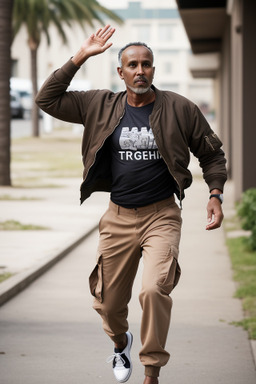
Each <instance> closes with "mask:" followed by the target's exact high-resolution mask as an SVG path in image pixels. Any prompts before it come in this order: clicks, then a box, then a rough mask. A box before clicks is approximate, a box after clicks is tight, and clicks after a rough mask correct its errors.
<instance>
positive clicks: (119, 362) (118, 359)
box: [106, 352, 125, 367]
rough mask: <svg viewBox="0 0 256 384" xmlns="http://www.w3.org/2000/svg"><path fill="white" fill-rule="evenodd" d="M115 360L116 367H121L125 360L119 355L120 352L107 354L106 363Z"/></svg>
mask: <svg viewBox="0 0 256 384" xmlns="http://www.w3.org/2000/svg"><path fill="white" fill-rule="evenodd" d="M114 360H115V363H116V367H123V366H124V365H125V361H124V359H123V358H122V356H121V353H118V352H115V353H113V355H111V356H109V357H108V358H107V360H106V362H107V363H111V362H112V361H114Z"/></svg>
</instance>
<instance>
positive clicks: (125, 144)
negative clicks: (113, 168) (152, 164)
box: [119, 127, 161, 161]
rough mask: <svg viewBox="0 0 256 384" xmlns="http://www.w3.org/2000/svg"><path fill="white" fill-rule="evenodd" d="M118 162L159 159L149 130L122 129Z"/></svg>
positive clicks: (144, 128) (145, 128) (143, 128)
mask: <svg viewBox="0 0 256 384" xmlns="http://www.w3.org/2000/svg"><path fill="white" fill-rule="evenodd" d="M119 145H120V148H121V151H119V154H120V160H126V161H129V160H158V159H160V158H161V156H160V154H159V152H158V150H157V145H156V142H155V138H154V135H153V132H152V129H151V128H147V127H142V128H141V129H139V128H137V127H132V128H129V127H122V129H121V133H120V137H119Z"/></svg>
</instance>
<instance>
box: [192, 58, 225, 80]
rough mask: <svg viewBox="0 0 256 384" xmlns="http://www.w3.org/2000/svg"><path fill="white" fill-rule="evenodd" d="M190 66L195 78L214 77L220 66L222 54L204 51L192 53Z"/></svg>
mask: <svg viewBox="0 0 256 384" xmlns="http://www.w3.org/2000/svg"><path fill="white" fill-rule="evenodd" d="M188 66H189V70H190V72H191V74H192V76H193V77H194V78H195V79H209V78H211V79H214V78H215V77H216V76H217V73H218V70H219V67H220V54H219V53H203V54H197V55H191V56H190V57H189V62H188Z"/></svg>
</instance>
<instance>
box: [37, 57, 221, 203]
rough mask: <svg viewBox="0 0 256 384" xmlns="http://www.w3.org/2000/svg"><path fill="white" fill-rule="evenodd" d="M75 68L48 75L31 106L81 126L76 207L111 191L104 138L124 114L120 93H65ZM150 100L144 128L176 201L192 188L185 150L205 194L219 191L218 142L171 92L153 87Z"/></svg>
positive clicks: (71, 65) (184, 101)
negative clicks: (149, 132) (196, 163)
mask: <svg viewBox="0 0 256 384" xmlns="http://www.w3.org/2000/svg"><path fill="white" fill-rule="evenodd" d="M78 69H79V67H77V66H75V65H74V63H73V62H72V61H71V59H70V60H69V61H68V62H67V63H66V64H64V65H63V66H62V67H61V68H60V69H58V70H57V71H55V72H54V73H52V75H50V77H49V78H48V79H47V80H46V81H45V83H44V84H43V86H42V88H41V89H40V91H39V93H38V95H37V97H36V103H37V104H38V106H39V107H40V108H41V109H42V110H43V111H45V112H47V113H48V114H50V115H52V116H54V117H56V118H58V119H60V120H64V121H68V122H72V123H79V124H83V125H84V127H85V128H84V134H83V140H82V158H83V164H84V172H83V182H82V185H81V203H82V202H83V201H84V200H85V199H87V198H88V197H89V196H90V195H91V193H92V192H94V191H107V192H110V191H111V167H110V154H109V153H108V151H107V150H106V147H107V146H106V145H104V144H105V143H106V140H107V138H108V137H109V136H110V135H111V133H112V132H113V131H114V130H115V128H116V127H117V125H118V124H119V122H120V120H121V118H122V116H123V114H124V110H125V102H126V97H127V94H126V91H124V92H118V93H113V92H111V91H109V90H90V91H86V92H78V91H66V90H67V87H68V86H69V84H70V81H71V80H72V78H73V76H74V75H75V73H76V72H77V70H78ZM152 88H153V90H154V91H155V93H156V99H155V104H154V108H153V111H152V114H151V116H150V126H151V128H152V130H153V133H154V137H155V141H156V144H157V146H158V150H159V152H160V154H161V156H162V158H163V159H164V161H165V162H166V164H167V166H168V169H169V172H170V173H171V174H172V176H173V177H174V179H175V181H176V184H177V186H176V187H177V188H176V194H177V196H178V198H179V199H180V201H181V200H182V199H183V198H184V190H185V189H186V188H188V187H189V186H190V185H191V183H192V175H191V173H190V171H189V170H188V165H189V161H190V153H189V151H191V152H192V153H193V154H194V155H195V156H196V157H197V158H198V160H199V163H200V166H201V168H202V171H203V177H204V179H205V181H206V183H207V184H208V186H209V190H210V191H211V190H212V189H215V188H218V189H220V190H222V191H223V188H224V184H225V182H226V179H227V172H226V166H225V164H226V159H225V157H224V152H223V151H222V149H221V146H222V143H221V141H220V139H219V138H218V137H217V135H216V134H215V133H214V132H213V131H212V129H211V128H210V126H209V124H208V123H207V121H206V119H205V118H204V116H203V115H202V113H201V112H200V110H199V108H198V107H197V106H196V105H195V104H194V103H192V102H191V101H189V100H188V99H186V98H185V97H183V96H180V95H178V94H176V93H174V92H170V91H160V90H158V89H157V88H155V87H154V86H152Z"/></svg>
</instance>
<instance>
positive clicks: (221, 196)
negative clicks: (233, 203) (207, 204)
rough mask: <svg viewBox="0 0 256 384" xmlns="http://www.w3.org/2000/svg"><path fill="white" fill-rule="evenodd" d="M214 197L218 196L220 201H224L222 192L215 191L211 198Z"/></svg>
mask: <svg viewBox="0 0 256 384" xmlns="http://www.w3.org/2000/svg"><path fill="white" fill-rule="evenodd" d="M212 197H217V199H219V201H220V203H221V204H222V203H223V194H222V193H213V194H212V195H210V197H209V199H211V198H212Z"/></svg>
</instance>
